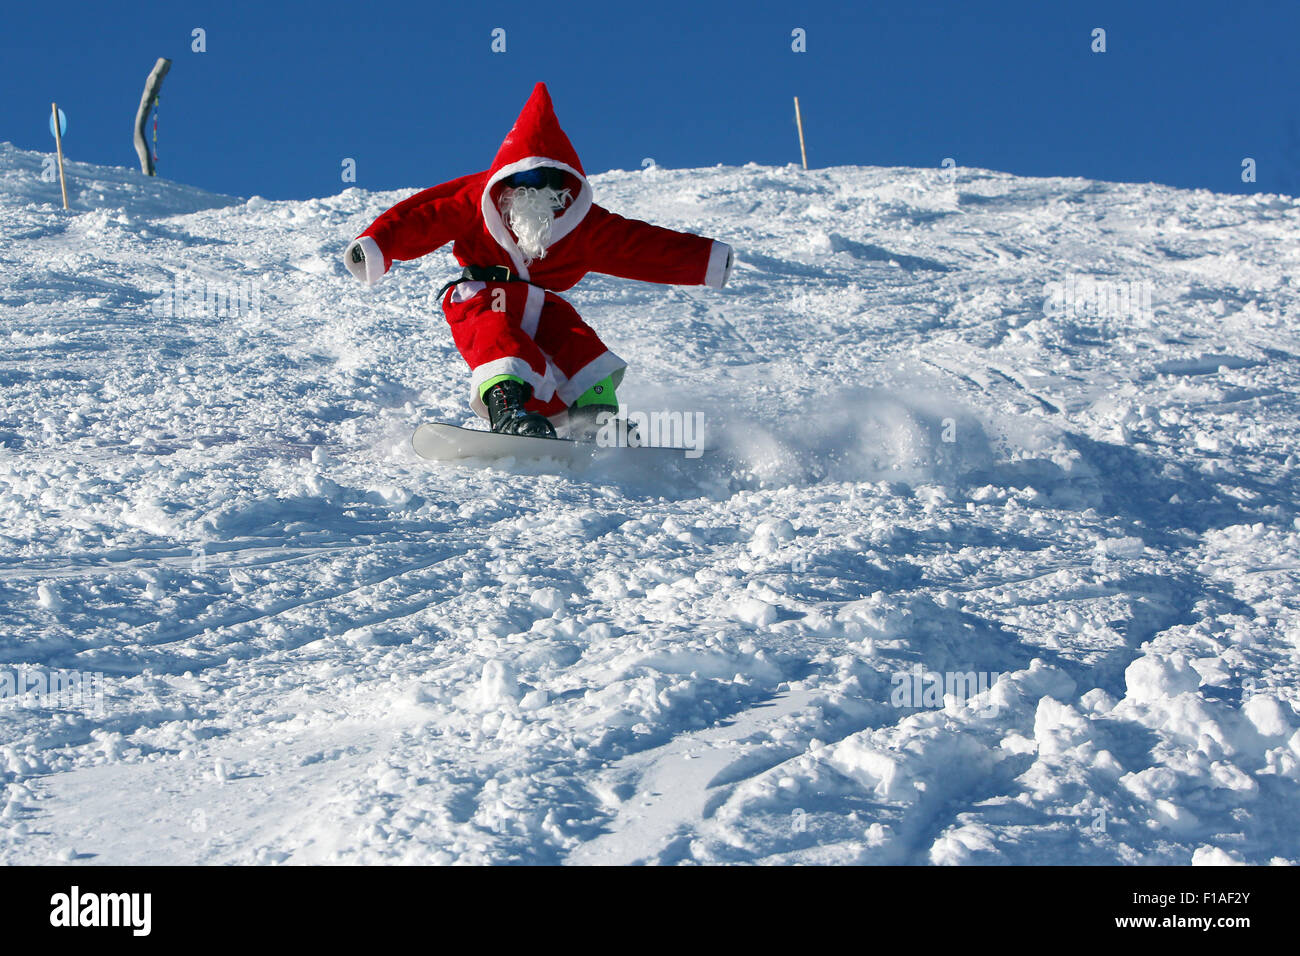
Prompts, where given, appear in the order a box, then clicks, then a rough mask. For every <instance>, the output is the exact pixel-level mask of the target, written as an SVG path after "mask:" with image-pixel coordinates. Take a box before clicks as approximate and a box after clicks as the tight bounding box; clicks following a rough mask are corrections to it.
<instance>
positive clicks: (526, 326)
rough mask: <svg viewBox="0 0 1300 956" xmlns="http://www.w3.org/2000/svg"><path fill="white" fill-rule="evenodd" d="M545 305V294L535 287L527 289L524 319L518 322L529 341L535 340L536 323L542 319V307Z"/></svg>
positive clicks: (531, 286)
mask: <svg viewBox="0 0 1300 956" xmlns="http://www.w3.org/2000/svg"><path fill="white" fill-rule="evenodd" d="M545 304H546V293H545V292H544V291H543V290H542V289H541V288H539V287H538V286H535V285H530V286H529V287H528V301H526V302H525V303H524V317H523V318H522V319H520V320H519V327H520V328H521V329H523V331H524V335H526V336H528V337H529V338H530V339H535V338H537V323H538V322H539V321H540V320H541V318H542V306H543V305H545Z"/></svg>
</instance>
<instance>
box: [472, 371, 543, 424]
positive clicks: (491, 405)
mask: <svg viewBox="0 0 1300 956" xmlns="http://www.w3.org/2000/svg"><path fill="white" fill-rule="evenodd" d="M479 394H480V396H481V397H482V399H483V404H484V405H486V406H487V410H488V420H489V421H490V422H491V423H492V430H493V431H494V432H497V433H498V434H501V435H527V436H529V437H532V438H554V437H555V428H554V426H552V425H551V423H550V421H549V420H548V419H547V418H546V416H545V415H541V414H539V413H537V412H530V411H527V410H526V409H525V408H524V405H525V403H527V401H528V399H530V398H532V396H533V387H532V386H531V385H529V384H528V383H527V382H523V381H520V380H519V379H517V378H515V377H514V376H513V375H508V376H502V377H501V378H498V379H495V380H491V379H490V380H488V382H487V383H485V385H484V387H482V389H481V391H480V392H479Z"/></svg>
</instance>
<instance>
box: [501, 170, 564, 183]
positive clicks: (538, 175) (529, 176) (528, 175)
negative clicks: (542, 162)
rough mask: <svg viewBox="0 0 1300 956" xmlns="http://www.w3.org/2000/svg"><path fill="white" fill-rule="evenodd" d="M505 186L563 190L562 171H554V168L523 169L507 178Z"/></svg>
mask: <svg viewBox="0 0 1300 956" xmlns="http://www.w3.org/2000/svg"><path fill="white" fill-rule="evenodd" d="M506 184H507V185H509V186H528V187H530V188H532V189H541V188H542V187H549V188H550V189H563V188H564V170H562V169H556V168H555V167H554V166H538V167H536V168H535V169H525V170H523V171H522V172H518V173H515V174H514V175H513V176H511V177H509V178H508V179H507V180H506Z"/></svg>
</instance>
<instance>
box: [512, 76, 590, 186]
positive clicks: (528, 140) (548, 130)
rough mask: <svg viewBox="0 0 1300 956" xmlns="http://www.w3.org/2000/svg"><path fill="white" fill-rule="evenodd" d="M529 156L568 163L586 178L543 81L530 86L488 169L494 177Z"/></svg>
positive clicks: (554, 163) (563, 163)
mask: <svg viewBox="0 0 1300 956" xmlns="http://www.w3.org/2000/svg"><path fill="white" fill-rule="evenodd" d="M532 157H538V158H543V159H550V160H554V161H556V162H553V163H551V164H550V165H563V166H568V167H569V168H570V169H572V170H574V171H575V172H577V174H578V175H579V176H583V177H584V178H585V174H584V173H583V171H582V163H581V162H580V161H579V160H578V151H577V150H575V149H574V148H573V144H572V143H570V142H569V137H568V136H566V135H564V130H562V129H561V128H560V121H559V120H558V119H556V118H555V107H554V106H552V105H551V94H550V93H549V92H548V91H547V89H546V84H545V83H538V84H537V85H536V86H534V87H533V95H532V96H530V97H528V102H527V103H525V104H524V108H523V110H521V111H520V113H519V119H517V120H515V125H514V126H513V127H512V128H511V130H510V132H509V133H508V134H507V135H506V138H505V141H504V142H503V143H502V144H501V148H500V149H498V150H497V155H496V159H494V160H492V165H491V166H490V167H489V171H490V172H491V174H492V178H493V179H497V178H498V177H497V175H496V174H497V172H498V171H500V170H501V169H503V168H505V167H506V166H514V165H516V164H517V163H519V162H520V161H521V160H526V159H529V158H532ZM535 165H540V164H535ZM521 168H532V167H531V166H529V167H521ZM515 172H518V170H515Z"/></svg>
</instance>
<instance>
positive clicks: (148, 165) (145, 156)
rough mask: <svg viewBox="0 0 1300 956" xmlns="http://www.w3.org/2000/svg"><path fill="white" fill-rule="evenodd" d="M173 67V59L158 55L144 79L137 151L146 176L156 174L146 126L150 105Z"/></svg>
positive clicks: (138, 122) (137, 123)
mask: <svg viewBox="0 0 1300 956" xmlns="http://www.w3.org/2000/svg"><path fill="white" fill-rule="evenodd" d="M171 68H172V61H171V60H169V59H167V58H166V57H165V56H160V57H158V62H157V63H155V64H154V65H153V69H152V70H150V71H149V76H148V78H147V79H145V81H144V92H143V93H141V94H140V108H139V109H138V110H136V112H135V152H136V155H137V156H139V157H140V172H142V173H144V174H145V175H146V176H153V175H156V173H157V170H155V169H154V167H153V153H151V152H150V151H149V141H148V139H147V138H146V137H145V134H144V131H145V127H146V126H147V125H148V124H149V107H151V106H153V101H154V99H156V98H157V96H158V91H159V90H161V89H162V81H163V77H164V76H166V75H167V71H168V70H170V69H171Z"/></svg>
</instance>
